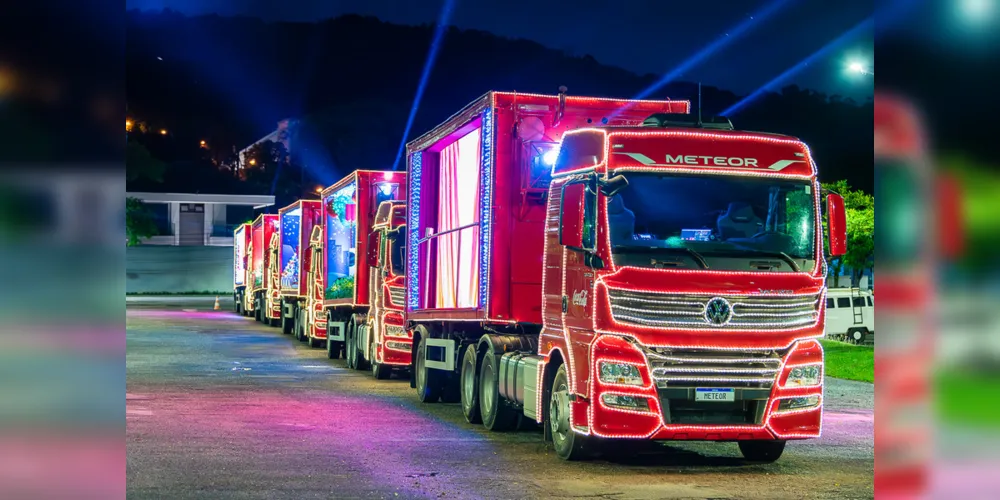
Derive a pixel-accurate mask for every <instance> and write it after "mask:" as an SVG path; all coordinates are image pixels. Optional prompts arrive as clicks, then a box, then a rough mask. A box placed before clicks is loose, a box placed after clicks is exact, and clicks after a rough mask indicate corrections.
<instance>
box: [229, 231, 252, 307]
mask: <svg viewBox="0 0 1000 500" xmlns="http://www.w3.org/2000/svg"><path fill="white" fill-rule="evenodd" d="M252 232H253V230H252V228H251V225H250V223H246V224H240V225H239V226H236V229H235V230H233V312H235V313H236V314H245V312H244V311H245V310H246V306H245V305H244V304H245V302H246V289H247V282H248V280H247V278H248V276H249V275H250V273H249V269H250V268H249V267H248V265H247V264H248V263H249V258H248V254H247V251H248V250H249V249H250V235H251V233H252Z"/></svg>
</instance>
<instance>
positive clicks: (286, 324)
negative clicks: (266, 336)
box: [281, 314, 295, 335]
mask: <svg viewBox="0 0 1000 500" xmlns="http://www.w3.org/2000/svg"><path fill="white" fill-rule="evenodd" d="M293 326H295V325H294V324H293V323H292V322H291V321H289V320H288V318H286V317H285V315H284V314H282V315H281V333H284V334H285V335H288V334H289V333H292V327H293Z"/></svg>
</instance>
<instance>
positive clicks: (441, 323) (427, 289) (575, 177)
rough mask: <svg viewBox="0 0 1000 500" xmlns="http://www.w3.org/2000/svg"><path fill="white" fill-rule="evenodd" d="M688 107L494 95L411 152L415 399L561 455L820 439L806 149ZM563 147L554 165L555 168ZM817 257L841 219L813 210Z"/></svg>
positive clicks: (757, 455) (838, 231)
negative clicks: (533, 432)
mask: <svg viewBox="0 0 1000 500" xmlns="http://www.w3.org/2000/svg"><path fill="white" fill-rule="evenodd" d="M688 111H689V103H688V102H686V101H625V100H615V99H598V98H586V97H569V96H566V95H564V94H561V95H559V96H540V95H525V94H513V93H502V92H491V93H489V94H487V95H486V96H484V97H483V98H481V99H479V100H477V101H475V102H474V103H472V104H470V105H469V106H468V107H466V108H465V109H463V110H462V111H461V112H459V113H458V114H456V115H455V116H453V117H452V118H450V119H449V120H448V121H446V122H445V123H443V124H442V125H440V126H439V127H437V128H435V129H434V130H432V131H430V132H428V133H427V134H425V135H424V136H421V137H420V138H418V139H417V140H415V141H413V142H411V143H410V144H409V145H408V155H409V170H408V173H409V176H410V177H409V179H410V196H409V201H408V206H407V211H408V212H407V213H408V219H409V220H408V226H407V232H408V254H407V266H406V279H407V294H406V298H407V307H406V322H407V328H408V329H409V330H410V331H411V332H412V335H413V338H414V340H413V341H414V352H413V374H414V376H413V377H412V380H411V385H413V386H414V387H415V388H416V389H417V394H418V397H419V398H420V399H421V400H422V401H424V402H434V401H437V400H443V401H461V403H462V409H463V413H464V414H465V417H466V419H467V420H468V421H469V422H471V423H479V422H482V423H483V424H484V425H485V426H486V427H487V428H489V429H491V430H503V429H508V428H510V427H512V426H514V425H516V423H517V419H518V416H519V415H518V414H523V415H524V416H525V417H527V418H530V419H533V420H535V421H537V422H539V423H542V424H543V425H544V429H545V438H546V439H548V440H552V441H553V443H554V446H555V449H556V452H557V454H558V455H559V456H560V457H562V458H564V459H579V458H583V457H586V456H589V453H590V451H591V450H593V449H594V448H595V445H599V444H603V443H606V442H610V441H620V440H628V439H656V440H671V439H673V440H713V441H737V442H739V443H740V449H741V451H742V452H743V453H744V455H745V456H746V457H747V458H749V459H752V460H761V461H773V460H775V459H777V458H778V457H779V456H780V455H781V452H782V450H783V448H784V444H785V441H786V440H789V439H804V438H811V437H818V436H819V434H820V428H821V419H822V398H823V385H822V380H823V351H822V347H821V346H820V344H819V343H818V342H816V341H815V340H814V339H816V338H820V337H822V336H823V328H824V308H825V300H824V296H825V292H826V283H825V276H826V270H827V268H826V262H825V258H824V255H823V235H822V225H821V217H822V214H821V212H822V210H821V209H822V207H823V193H822V192H821V188H820V185H819V183H818V181H817V170H816V165H815V164H814V162H813V159H812V157H811V155H810V153H809V149H808V147H807V146H806V145H805V144H804V143H802V142H801V141H799V140H797V139H794V138H791V137H785V136H780V135H774V134H764V133H750V132H738V131H735V130H733V129H732V125H731V124H730V123H729V121H728V120H725V119H711V120H708V121H707V122H704V123H699V121H697V120H695V119H694V118H692V117H691V116H689V115H687V114H686V113H687V112H688ZM555 151H558V152H557V153H556V154H554V152H555ZM826 202H827V210H828V212H829V213H830V214H832V217H830V219H829V222H830V224H829V226H830V228H831V244H830V250H831V254H833V255H840V254H842V253H843V252H844V250H845V249H844V241H845V235H844V230H845V228H844V210H843V201H842V199H841V198H840V197H839V196H838V195H836V194H830V195H828V196H827V200H826Z"/></svg>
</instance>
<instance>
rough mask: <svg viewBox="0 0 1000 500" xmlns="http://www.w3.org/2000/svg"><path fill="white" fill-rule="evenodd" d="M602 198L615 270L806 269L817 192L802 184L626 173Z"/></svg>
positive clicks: (812, 246)
mask: <svg viewBox="0 0 1000 500" xmlns="http://www.w3.org/2000/svg"><path fill="white" fill-rule="evenodd" d="M625 176H626V178H627V179H628V186H627V187H626V188H625V189H623V190H621V191H620V192H618V193H617V194H615V195H614V196H612V197H610V198H608V199H607V203H608V224H609V230H610V236H611V245H612V254H613V256H614V259H615V264H616V265H628V266H640V267H680V268H695V269H698V268H700V269H706V268H710V269H727V270H765V271H778V272H781V271H796V270H801V271H808V270H811V269H813V267H814V265H815V259H816V256H815V238H816V233H815V225H816V218H815V215H816V214H815V198H814V196H815V193H814V188H813V185H812V184H811V183H809V182H807V181H794V180H778V179H766V178H748V177H716V176H711V177H710V176H680V175H663V174H653V173H627V174H625Z"/></svg>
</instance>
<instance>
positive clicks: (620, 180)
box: [601, 174, 628, 197]
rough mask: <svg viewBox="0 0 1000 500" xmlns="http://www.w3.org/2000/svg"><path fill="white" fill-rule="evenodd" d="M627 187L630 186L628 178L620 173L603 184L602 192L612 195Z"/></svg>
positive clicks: (608, 195) (605, 194)
mask: <svg viewBox="0 0 1000 500" xmlns="http://www.w3.org/2000/svg"><path fill="white" fill-rule="evenodd" d="M626 187H628V179H626V178H625V176H624V175H621V174H618V175H616V176H614V177H612V178H610V179H608V180H606V181H604V182H603V183H602V184H601V192H602V193H604V196H607V197H611V196H614V195H616V194H618V192H619V191H621V190H622V189H625V188H626Z"/></svg>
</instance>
